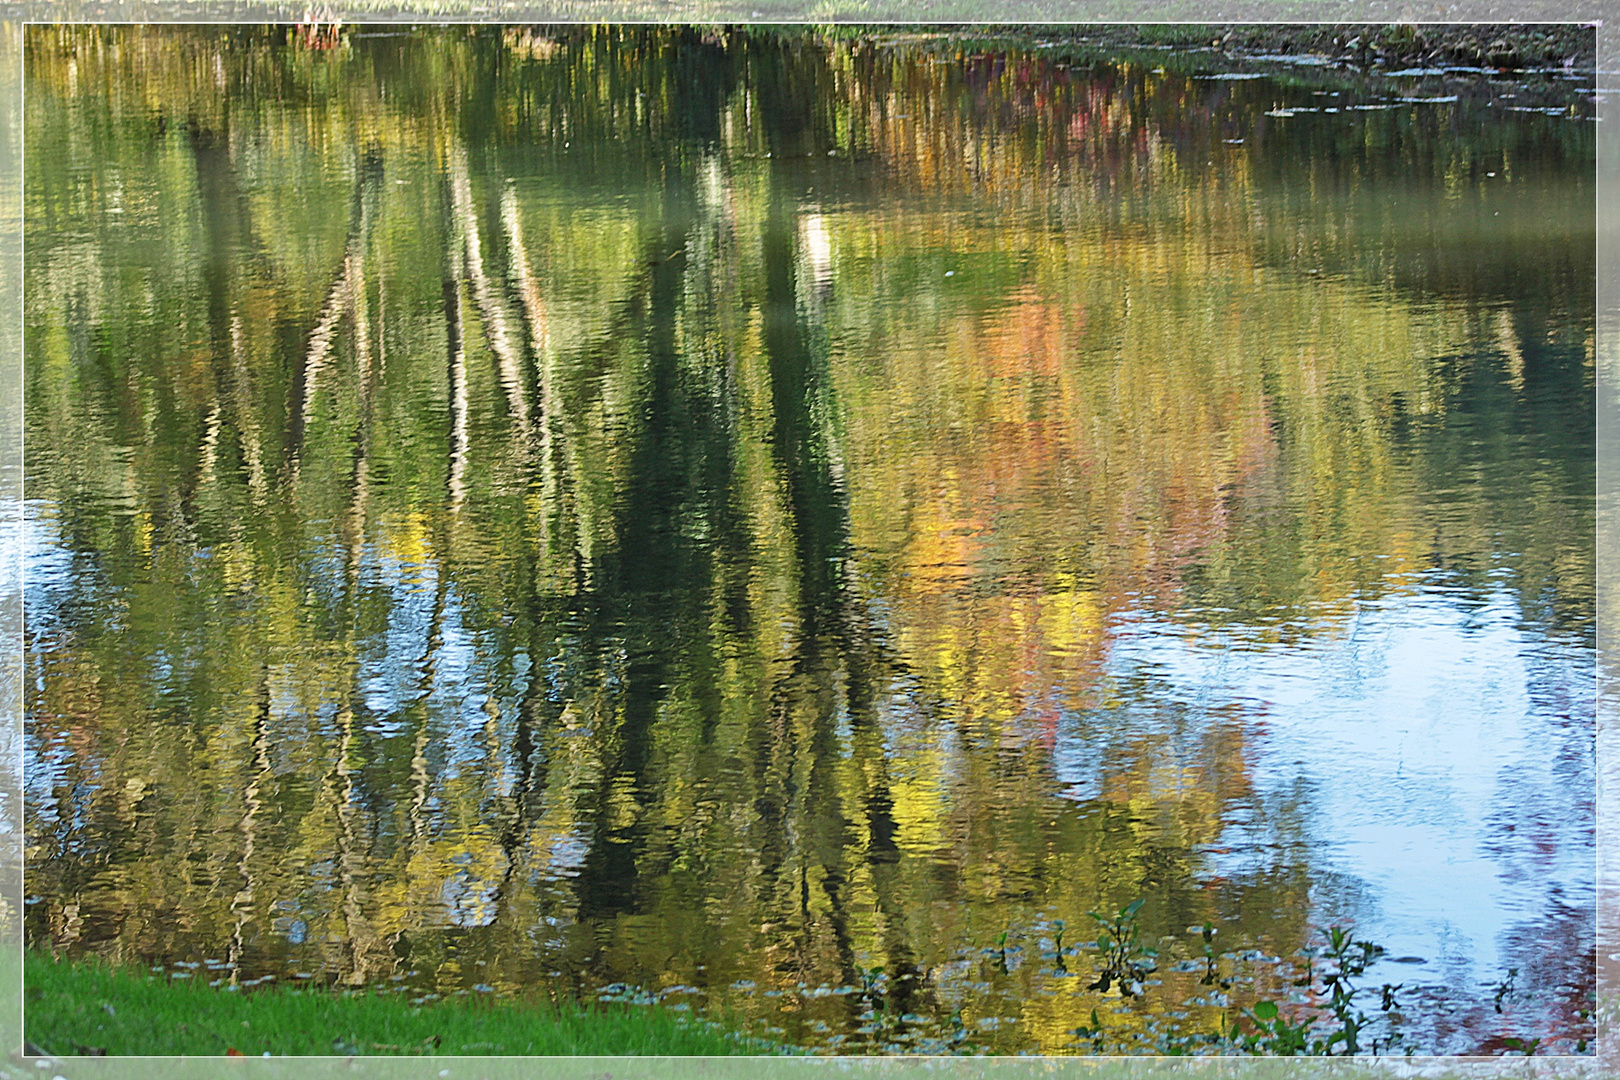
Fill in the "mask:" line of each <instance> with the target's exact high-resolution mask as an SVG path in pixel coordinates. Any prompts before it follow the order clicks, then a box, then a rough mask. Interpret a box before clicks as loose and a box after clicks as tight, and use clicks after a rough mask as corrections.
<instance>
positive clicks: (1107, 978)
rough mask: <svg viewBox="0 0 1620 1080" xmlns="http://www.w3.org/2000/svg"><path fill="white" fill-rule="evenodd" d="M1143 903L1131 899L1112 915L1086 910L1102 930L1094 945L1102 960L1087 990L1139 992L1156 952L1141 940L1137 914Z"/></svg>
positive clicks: (1153, 962)
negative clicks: (1117, 989)
mask: <svg viewBox="0 0 1620 1080" xmlns="http://www.w3.org/2000/svg"><path fill="white" fill-rule="evenodd" d="M1143 903H1145V901H1143V900H1132V901H1131V902H1130V903H1129V904H1126V905H1125V906H1124V907H1122V908H1120V909H1119V912H1118V914H1116V915H1113V916H1112V917H1109V916H1104V915H1099V914H1098V913H1097V912H1095V911H1088V912H1087V913H1086V914H1088V915H1090V916H1091V917H1092V918H1093V919H1095V920H1097V924H1098V926H1099V927H1100V928H1101V930H1102V933H1101V935H1100V936H1099V937H1098V940H1097V947H1098V950H1099V951H1100V952H1101V953H1102V961H1103V962H1102V969H1101V970H1100V971H1099V972H1098V973H1097V980H1096V981H1095V982H1093V983H1091V984H1090V985H1089V986H1087V987H1086V989H1088V990H1100V991H1102V992H1103V993H1105V994H1106V993H1107V992H1108V990H1109V988H1110V987H1113V986H1118V987H1119V992H1120V993H1121V994H1123V995H1125V996H1126V997H1138V996H1140V995H1141V993H1142V982H1143V980H1145V979H1146V978H1147V976H1148V974H1149V973H1150V972H1152V971H1153V970H1154V967H1155V966H1156V964H1155V959H1154V958H1155V957H1156V956H1157V955H1158V954H1157V953H1156V952H1155V951H1154V950H1153V949H1149V948H1147V947H1145V946H1143V945H1142V943H1141V940H1140V938H1141V927H1140V926H1139V925H1138V924H1137V920H1136V917H1137V914H1138V913H1139V912H1140V911H1141V910H1142V905H1143Z"/></svg>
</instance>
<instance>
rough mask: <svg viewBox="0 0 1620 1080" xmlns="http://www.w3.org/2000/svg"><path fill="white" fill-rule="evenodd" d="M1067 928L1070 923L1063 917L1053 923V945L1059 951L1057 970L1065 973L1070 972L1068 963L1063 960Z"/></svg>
mask: <svg viewBox="0 0 1620 1080" xmlns="http://www.w3.org/2000/svg"><path fill="white" fill-rule="evenodd" d="M1067 929H1068V925H1067V924H1066V923H1065V922H1064V921H1063V920H1062V919H1058V920H1056V921H1055V922H1053V924H1052V947H1053V949H1054V951H1056V953H1057V970H1058V971H1059V972H1060V973H1061V974H1064V975H1067V974H1068V973H1069V967H1068V965H1067V964H1065V963H1064V962H1063V932H1064V931H1065V930H1067Z"/></svg>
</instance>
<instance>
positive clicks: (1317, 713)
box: [26, 27, 1595, 1053]
mask: <svg viewBox="0 0 1620 1080" xmlns="http://www.w3.org/2000/svg"><path fill="white" fill-rule="evenodd" d="M312 44H313V45H317V46H330V47H321V48H314V47H310V46H311V45H312ZM1051 46H1052V42H1049V41H1038V40H1035V39H1030V40H1028V41H1025V42H1024V43H1023V44H1022V45H1019V44H1016V43H1014V44H1007V43H1002V44H999V45H984V46H978V45H973V44H971V43H969V44H963V43H961V42H952V41H950V40H940V39H934V38H929V37H927V36H926V35H920V34H908V35H904V36H900V35H889V36H883V35H869V36H867V37H856V38H824V37H819V36H814V35H809V34H798V33H794V34H787V35H772V34H770V33H768V32H763V31H757V32H755V33H753V34H752V35H748V36H744V35H741V34H736V35H730V36H721V35H718V34H708V35H705V34H701V33H698V32H696V31H688V30H680V29H668V30H652V29H641V30H622V31H621V30H613V29H589V28H579V29H574V30H571V31H569V32H567V33H566V34H564V35H562V36H560V37H557V38H548V37H542V36H538V35H537V34H535V33H532V32H529V31H517V30H508V31H503V30H500V29H499V28H472V29H468V28H448V29H438V30H423V31H412V32H409V33H401V32H392V31H391V32H389V33H382V32H378V31H367V30H365V29H364V28H360V29H356V30H351V31H350V32H349V33H348V34H347V36H346V37H345V38H343V39H341V40H327V39H319V40H316V41H314V42H310V41H308V40H306V39H300V38H298V37H296V36H294V37H289V36H288V34H287V32H286V31H284V30H279V29H278V30H258V29H254V28H240V29H236V30H232V31H229V32H226V33H223V34H220V33H214V32H207V33H203V32H194V31H190V30H183V29H179V30H177V29H172V28H167V29H165V28H141V27H118V28H97V29H89V28H75V29H68V30H63V29H57V28H50V27H34V28H31V31H30V34H29V36H28V73H29V83H30V91H29V96H28V147H27V150H28V155H27V163H28V164H27V168H28V171H27V227H28V232H27V245H28V258H27V281H26V286H27V301H28V307H27V370H26V376H27V394H28V398H27V421H26V445H27V454H28V472H27V483H28V504H27V512H28V529H29V531H28V541H27V560H28V562H27V571H26V573H27V654H28V655H27V663H28V672H29V684H28V685H29V690H28V703H27V755H28V758H27V761H28V785H27V787H28V796H29V806H28V841H27V842H28V879H27V881H28V883H27V888H28V892H29V896H28V904H29V907H28V922H27V925H28V934H29V940H30V941H31V943H32V944H34V945H35V946H39V947H44V946H47V945H49V946H51V947H53V948H55V949H58V950H61V951H65V952H68V953H72V954H87V953H95V954H100V955H103V956H107V957H109V958H113V959H115V960H118V961H120V962H123V963H130V964H134V963H139V964H143V965H150V966H152V967H153V968H162V970H163V971H164V972H167V973H179V974H182V975H192V977H197V978H203V977H205V976H206V977H208V978H210V979H216V978H217V979H218V980H219V981H221V983H222V984H224V985H235V986H244V985H250V984H254V983H256V982H257V981H258V980H263V979H267V978H271V977H273V978H275V979H277V980H279V981H296V980H299V979H306V978H307V979H310V980H312V981H320V982H327V983H338V984H344V985H363V984H380V985H400V986H404V987H406V988H407V992H408V993H410V994H411V995H413V996H414V997H418V998H419V997H420V996H422V995H426V994H433V993H438V994H450V993H492V994H509V993H519V992H533V991H538V992H541V993H548V994H573V993H578V994H586V995H598V994H602V993H604V992H605V993H606V994H607V995H608V996H610V997H613V996H626V994H631V992H630V991H626V990H625V989H624V988H626V987H634V988H640V989H641V990H642V991H643V992H647V993H654V994H659V995H662V996H663V997H664V999H665V1000H666V1001H670V1002H681V1003H686V1004H690V1005H692V1006H694V1007H696V1008H703V1007H707V1006H712V1005H724V1006H726V1007H727V1008H729V1009H731V1010H734V1011H735V1012H736V1013H738V1014H740V1015H742V1016H744V1017H745V1018H748V1019H749V1021H750V1022H751V1023H753V1024H754V1027H753V1029H752V1030H755V1031H757V1032H760V1033H770V1034H775V1035H778V1036H780V1037H783V1038H787V1039H789V1040H791V1041H794V1042H797V1043H800V1044H804V1045H810V1046H816V1047H820V1048H832V1049H836V1050H840V1051H854V1050H883V1049H906V1048H913V1049H914V1048H924V1049H940V1048H943V1047H946V1046H967V1047H979V1048H986V1049H990V1050H994V1051H998V1052H1018V1051H1025V1050H1033V1051H1038V1052H1046V1053H1060V1052H1065V1051H1068V1050H1073V1049H1076V1048H1077V1044H1076V1040H1075V1037H1074V1035H1073V1034H1072V1032H1073V1030H1074V1029H1075V1028H1076V1027H1077V1026H1080V1025H1084V1024H1086V1023H1087V1022H1088V1018H1089V1017H1090V1015H1091V1013H1092V1010H1093V1009H1098V1008H1100V1009H1101V1010H1102V1011H1103V1013H1104V1014H1105V1016H1107V1017H1108V1018H1109V1023H1111V1024H1115V1025H1119V1026H1121V1027H1122V1028H1129V1027H1131V1026H1133V1025H1134V1026H1136V1027H1142V1026H1143V1025H1146V1024H1148V1023H1150V1022H1162V1021H1164V1020H1165V1018H1166V1016H1167V1015H1168V1016H1169V1017H1170V1018H1171V1019H1174V1020H1175V1021H1176V1022H1178V1023H1182V1024H1184V1025H1185V1026H1187V1027H1189V1028H1200V1027H1201V1028H1203V1029H1210V1028H1213V1026H1214V1025H1215V1023H1217V1022H1218V1021H1219V1019H1220V1018H1221V1017H1222V1016H1223V1015H1229V1013H1230V1009H1231V1008H1232V1007H1235V1006H1236V1005H1241V1004H1244V1003H1247V1002H1249V1001H1252V1000H1253V999H1254V997H1255V995H1257V994H1259V995H1261V996H1265V995H1267V994H1275V993H1277V992H1279V991H1278V990H1277V988H1276V987H1269V986H1268V984H1266V983H1265V979H1264V976H1263V975H1257V973H1258V971H1259V969H1254V970H1252V971H1249V973H1250V974H1251V975H1257V977H1259V979H1260V981H1259V982H1258V983H1246V982H1243V981H1242V979H1241V977H1242V976H1243V974H1244V971H1246V970H1249V969H1243V970H1238V971H1236V972H1235V974H1237V975H1238V976H1239V977H1240V979H1239V982H1238V983H1237V985H1236V986H1235V987H1234V989H1233V990H1232V991H1231V995H1230V996H1222V995H1216V994H1210V993H1208V992H1207V991H1208V988H1205V987H1200V986H1199V985H1198V984H1197V974H1196V972H1189V971H1180V970H1176V968H1175V966H1174V964H1173V963H1172V960H1173V959H1174V958H1175V957H1181V956H1186V955H1189V952H1188V950H1189V949H1191V950H1193V951H1192V954H1194V955H1195V954H1196V947H1195V945H1194V944H1192V939H1190V938H1188V936H1187V933H1186V931H1187V928H1188V927H1189V926H1194V925H1198V924H1202V923H1204V922H1205V921H1212V922H1214V923H1215V924H1217V925H1218V926H1219V927H1220V929H1221V940H1222V941H1223V942H1224V943H1226V944H1227V945H1228V946H1230V947H1232V948H1235V949H1243V950H1257V952H1258V953H1263V954H1266V955H1273V956H1283V957H1290V956H1292V955H1293V954H1294V953H1295V952H1296V951H1297V950H1299V949H1300V948H1302V947H1304V946H1306V945H1308V944H1310V943H1311V942H1312V940H1313V935H1314V934H1315V933H1316V931H1317V930H1318V929H1319V928H1320V927H1323V926H1326V925H1329V924H1330V923H1343V924H1353V925H1354V926H1355V928H1356V931H1357V933H1358V934H1360V935H1362V936H1365V937H1368V938H1370V939H1372V940H1374V941H1377V942H1379V943H1381V944H1383V945H1384V946H1385V947H1386V948H1387V949H1388V950H1389V952H1388V955H1387V957H1386V958H1385V960H1384V961H1383V962H1382V963H1380V964H1379V965H1378V966H1377V967H1376V968H1375V969H1374V971H1373V972H1372V973H1370V974H1369V978H1370V979H1371V980H1372V981H1373V982H1374V983H1377V982H1391V983H1402V984H1404V985H1405V986H1406V987H1407V988H1408V991H1407V993H1408V994H1409V995H1410V997H1411V1000H1412V1002H1413V1004H1414V1005H1415V1006H1417V1007H1415V1008H1410V1009H1409V1010H1408V1011H1409V1013H1410V1019H1409V1024H1410V1028H1411V1031H1412V1032H1413V1037H1414V1038H1415V1039H1416V1040H1417V1042H1418V1045H1419V1046H1420V1048H1421V1049H1424V1050H1428V1051H1448V1052H1461V1051H1473V1050H1481V1049H1483V1050H1486V1051H1489V1050H1492V1049H1500V1047H1501V1045H1502V1043H1501V1040H1502V1039H1503V1038H1504V1037H1507V1036H1544V1037H1547V1038H1548V1039H1549V1040H1552V1039H1558V1038H1565V1037H1567V1039H1568V1040H1569V1041H1567V1042H1565V1043H1562V1044H1560V1045H1561V1046H1562V1047H1563V1048H1564V1049H1566V1050H1567V1049H1570V1048H1572V1047H1573V1046H1574V1040H1575V1039H1577V1038H1579V1037H1581V1036H1582V1035H1583V1034H1584V1035H1586V1036H1587V1037H1589V1036H1590V1028H1591V1025H1590V1021H1589V1020H1587V1019H1585V1018H1584V1017H1582V1016H1581V1015H1579V1010H1582V1009H1586V1008H1587V1007H1588V1002H1587V995H1588V994H1589V992H1590V991H1591V989H1592V985H1593V982H1592V980H1593V976H1592V963H1593V950H1594V945H1593V940H1594V917H1593V903H1594V899H1593V896H1594V880H1595V871H1594V840H1593V815H1594V810H1593V803H1594V793H1593V772H1594V756H1593V728H1594V717H1593V680H1594V676H1593V642H1594V631H1593V607H1594V601H1593V591H1594V590H1593V481H1592V477H1593V473H1592V468H1593V457H1594V435H1593V421H1592V417H1593V401H1594V390H1593V318H1594V316H1593V312H1594V301H1593V281H1592V278H1593V271H1594V264H1593V256H1592V251H1593V205H1594V203H1593V134H1592V129H1593V125H1592V124H1591V123H1590V121H1589V117H1590V106H1589V104H1587V99H1585V98H1583V97H1580V96H1578V95H1577V94H1576V91H1577V90H1580V89H1581V87H1579V86H1575V85H1573V84H1570V85H1568V86H1564V85H1563V84H1559V85H1553V84H1552V83H1549V82H1546V81H1537V80H1534V79H1532V80H1529V81H1528V82H1525V81H1521V82H1519V83H1509V82H1503V81H1492V80H1490V79H1488V78H1485V77H1482V76H1473V77H1471V78H1469V79H1466V80H1461V81H1456V80H1448V79H1446V78H1442V77H1438V76H1437V77H1430V78H1411V79H1407V80H1404V81H1400V80H1384V81H1382V82H1369V81H1366V80H1363V79H1360V78H1358V77H1352V76H1350V75H1346V74H1338V73H1333V72H1309V71H1307V72H1304V73H1303V74H1302V73H1300V72H1297V71H1289V70H1287V69H1273V70H1270V71H1269V72H1268V73H1264V74H1261V75H1260V76H1259V77H1243V78H1236V77H1222V76H1223V75H1224V76H1232V75H1235V74H1241V75H1245V76H1248V75H1252V74H1254V73H1253V72H1244V71H1234V70H1232V69H1231V68H1230V66H1225V67H1223V66H1219V65H1221V64H1223V63H1227V62H1225V61H1221V60H1219V59H1218V58H1216V57H1213V56H1203V57H1200V56H1197V55H1194V56H1191V57H1188V56H1182V57H1175V56H1169V55H1164V56H1161V57H1160V58H1159V59H1158V60H1155V59H1153V58H1151V57H1149V58H1148V59H1146V60H1144V59H1142V58H1141V57H1135V58H1132V57H1123V58H1119V57H1115V58H1109V57H1104V56H1097V55H1088V54H1085V53H1083V52H1080V51H1077V50H1074V49H1070V48H1068V47H1066V46H1063V45H1061V44H1060V45H1057V46H1056V47H1051ZM1586 91H1587V92H1588V93H1589V92H1590V88H1589V87H1587V88H1586ZM1532 110H1533V111H1532ZM1137 898H1141V899H1143V900H1144V901H1145V904H1144V906H1143V908H1142V910H1141V920H1142V926H1143V930H1144V933H1145V934H1146V935H1147V936H1148V937H1149V938H1151V939H1154V940H1160V939H1162V942H1161V949H1162V956H1163V958H1164V959H1163V963H1162V964H1161V970H1160V972H1159V973H1158V979H1159V981H1158V982H1157V983H1156V984H1155V986H1153V987H1152V988H1151V989H1150V992H1149V994H1148V995H1147V996H1146V997H1145V999H1144V1000H1145V1001H1148V1002H1156V1003H1157V1004H1155V1005H1153V1007H1152V1008H1146V1007H1143V1006H1140V1005H1135V1006H1133V1005H1132V1003H1131V1002H1125V1001H1122V1000H1121V999H1120V998H1119V996H1118V994H1117V992H1115V993H1113V994H1112V995H1104V994H1101V993H1098V992H1095V991H1089V990H1087V989H1086V988H1085V984H1086V982H1087V981H1088V979H1087V977H1085V976H1083V974H1082V972H1085V973H1086V975H1089V972H1088V971H1087V970H1086V969H1085V967H1084V957H1083V956H1082V957H1078V958H1071V959H1070V960H1069V961H1068V963H1067V967H1068V970H1067V971H1065V970H1063V965H1060V964H1058V962H1057V960H1056V956H1055V953H1054V949H1055V947H1056V939H1055V935H1056V933H1057V932H1058V930H1059V928H1060V926H1061V927H1062V928H1064V930H1065V932H1066V933H1067V935H1068V936H1067V939H1066V944H1069V945H1073V944H1076V943H1079V942H1083V941H1086V940H1089V939H1091V938H1094V937H1095V934H1094V932H1093V930H1092V929H1088V928H1089V927H1091V920H1090V919H1089V918H1088V916H1087V914H1086V913H1087V912H1088V911H1092V910H1105V909H1106V910H1110V911H1111V910H1115V909H1118V908H1119V907H1121V906H1123V905H1125V904H1127V903H1129V902H1130V901H1132V900H1135V899H1137ZM1004 949H1005V950H1006V951H1005V952H1003V950H1004ZM1397 960H1399V961H1400V962H1399V963H1397V962H1396V961H1397ZM177 963H179V964H185V963H191V964H197V963H202V964H203V965H204V966H202V967H196V968H186V967H179V968H177V967H175V966H174V965H176V964H177ZM1239 966H1240V967H1241V965H1239ZM1509 969H1516V971H1517V974H1516V976H1514V979H1515V983H1514V985H1515V987H1516V989H1515V990H1514V992H1512V993H1510V994H1507V995H1506V997H1505V999H1504V1000H1503V1001H1498V1002H1495V1003H1493V994H1494V990H1493V988H1495V987H1498V986H1500V985H1501V983H1502V981H1503V980H1504V979H1505V978H1506V977H1507V974H1508V971H1509ZM192 973H194V975H193V974H192ZM632 996H633V994H632ZM1504 1003H1505V1007H1504V1008H1503V1009H1502V1011H1497V1009H1496V1008H1495V1004H1504ZM879 1005H881V1010H879V1009H877V1006H879ZM1116 1008H1123V1009H1124V1011H1121V1012H1117V1013H1116V1012H1115V1011H1114V1010H1115V1009H1116ZM878 1011H882V1012H884V1013H885V1014H886V1015H888V1016H891V1017H894V1016H898V1017H902V1018H903V1019H902V1020H901V1021H900V1022H899V1023H898V1024H895V1023H889V1024H880V1023H877V1022H875V1021H874V1015H875V1013H876V1012H878ZM1155 1017H1156V1019H1155Z"/></svg>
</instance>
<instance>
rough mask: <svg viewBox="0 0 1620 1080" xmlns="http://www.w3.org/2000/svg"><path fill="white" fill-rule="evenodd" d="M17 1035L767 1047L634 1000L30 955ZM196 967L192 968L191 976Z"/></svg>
mask: <svg viewBox="0 0 1620 1080" xmlns="http://www.w3.org/2000/svg"><path fill="white" fill-rule="evenodd" d="M25 971H26V984H25V991H24V993H25V1000H26V1008H25V1014H24V1028H25V1033H26V1036H27V1039H28V1041H29V1042H31V1043H33V1044H34V1046H36V1047H38V1048H39V1049H40V1050H41V1051H43V1052H45V1053H47V1054H50V1055H53V1056H71V1055H75V1054H99V1053H105V1054H107V1055H123V1054H142V1055H163V1056H173V1055H217V1054H229V1053H230V1052H232V1051H235V1052H237V1053H240V1054H244V1055H247V1056H250V1057H259V1056H261V1055H263V1054H264V1053H266V1052H269V1053H270V1054H271V1055H273V1056H280V1055H283V1054H319V1055H330V1054H341V1055H350V1054H456V1055H461V1054H514V1055H575V1054H606V1055H626V1054H661V1055H694V1054H704V1055H730V1054H758V1053H763V1052H769V1048H768V1047H767V1048H762V1044H760V1043H758V1042H755V1041H748V1040H743V1039H739V1038H737V1037H734V1036H732V1035H729V1034H727V1033H726V1032H725V1031H723V1030H721V1029H719V1028H717V1027H715V1026H714V1025H712V1024H709V1023H707V1022H705V1021H703V1020H700V1019H697V1018H696V1017H694V1016H692V1015H691V1014H689V1013H684V1012H678V1011H675V1010H673V1009H668V1008H663V1007H658V1006H645V1005H607V1004H590V1005H562V1006H554V1005H552V1004H550V1003H549V1002H545V1003H537V1002H530V1001H512V1000H493V999H490V998H487V997H481V998H459V997H457V998H450V999H446V1000H441V1001H435V1002H430V1003H427V1004H423V1005H420V1006H413V1005H411V1004H410V1003H409V1001H407V1000H406V999H405V997H404V995H395V994H384V993H367V992H355V993H346V992H343V991H333V990H329V989H323V988H314V989H292V988H274V989H272V988H268V987H267V988H263V989H256V990H252V991H247V992H229V991H225V990H222V989H214V988H211V987H209V986H207V985H206V984H205V983H202V982H200V981H199V980H198V979H196V978H192V979H186V980H174V979H171V978H169V977H168V976H167V975H156V976H154V975H150V974H148V973H146V972H145V971H133V972H132V971H125V970H118V969H115V968H111V967H108V966H107V965H105V964H102V963H99V962H96V961H93V960H91V961H69V960H62V959H60V958H57V957H53V956H50V955H45V954H38V953H34V954H30V955H29V956H28V958H27V961H26V965H25ZM201 973H202V972H201V969H199V974H201Z"/></svg>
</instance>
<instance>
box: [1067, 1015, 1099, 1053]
mask: <svg viewBox="0 0 1620 1080" xmlns="http://www.w3.org/2000/svg"><path fill="white" fill-rule="evenodd" d="M1073 1034H1074V1035H1075V1037H1076V1038H1080V1039H1089V1040H1090V1041H1091V1052H1092V1053H1094V1054H1100V1053H1102V1052H1103V1043H1104V1039H1105V1034H1106V1033H1105V1032H1104V1031H1103V1026H1102V1021H1101V1020H1099V1019H1098V1018H1097V1010H1096V1009H1092V1010H1091V1023H1090V1024H1089V1025H1086V1024H1083V1025H1081V1026H1080V1027H1077V1028H1075V1029H1074V1032H1073Z"/></svg>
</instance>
